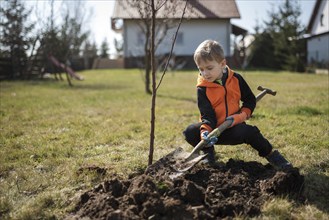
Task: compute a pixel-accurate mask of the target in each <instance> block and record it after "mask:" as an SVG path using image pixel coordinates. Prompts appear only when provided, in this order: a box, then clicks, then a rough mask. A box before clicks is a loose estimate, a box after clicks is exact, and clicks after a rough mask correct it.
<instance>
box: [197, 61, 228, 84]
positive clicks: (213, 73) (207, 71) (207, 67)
mask: <svg viewBox="0 0 329 220" xmlns="http://www.w3.org/2000/svg"><path fill="white" fill-rule="evenodd" d="M197 66H198V69H199V71H200V73H201V75H202V77H203V78H204V79H205V80H207V81H208V82H214V81H215V80H218V79H221V78H222V77H223V68H225V66H226V60H225V59H223V60H222V61H221V62H220V63H218V62H217V61H216V60H212V61H210V60H203V59H200V60H199V62H198V63H197Z"/></svg>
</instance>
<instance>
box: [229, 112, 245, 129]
mask: <svg viewBox="0 0 329 220" xmlns="http://www.w3.org/2000/svg"><path fill="white" fill-rule="evenodd" d="M246 119H247V113H245V112H244V111H243V112H241V113H238V114H234V115H231V116H229V117H227V118H226V121H228V120H230V121H232V123H231V125H230V128H231V127H233V126H234V125H237V124H240V123H242V122H244V121H245V120H246Z"/></svg>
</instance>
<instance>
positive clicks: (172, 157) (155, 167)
mask: <svg viewBox="0 0 329 220" xmlns="http://www.w3.org/2000/svg"><path fill="white" fill-rule="evenodd" d="M257 89H258V90H260V91H262V92H260V93H259V94H258V95H257V96H256V102H258V101H259V100H260V99H262V98H263V97H264V96H265V95H266V94H270V95H273V96H275V95H276V91H273V90H271V89H268V88H264V87H262V86H258V88H257ZM231 123H232V122H231V121H225V122H223V123H222V124H221V125H220V126H219V127H217V128H215V129H214V130H213V131H212V132H210V134H209V135H208V137H209V139H210V138H211V137H218V136H220V135H221V133H223V131H225V130H226V129H227V128H228V127H229V126H230V125H231ZM208 143H209V142H208V141H205V140H201V141H200V142H199V143H198V145H197V146H195V147H194V148H193V150H192V152H191V153H188V152H185V151H184V150H183V149H182V148H181V147H179V148H178V149H176V150H174V151H173V152H171V153H169V154H168V155H166V156H164V157H162V158H161V159H159V160H158V161H156V162H155V163H153V164H152V165H150V166H149V167H148V168H147V169H146V171H145V173H148V174H151V175H152V174H159V172H160V173H161V174H163V175H166V174H168V175H169V177H170V178H172V179H174V178H177V177H178V176H180V175H182V174H183V173H184V172H186V171H188V170H190V169H191V168H193V167H194V166H195V165H196V164H197V163H199V162H200V161H201V160H203V159H204V158H205V157H206V156H207V154H201V155H199V152H200V150H202V149H203V148H204V147H205V146H206V145H207V144H208Z"/></svg>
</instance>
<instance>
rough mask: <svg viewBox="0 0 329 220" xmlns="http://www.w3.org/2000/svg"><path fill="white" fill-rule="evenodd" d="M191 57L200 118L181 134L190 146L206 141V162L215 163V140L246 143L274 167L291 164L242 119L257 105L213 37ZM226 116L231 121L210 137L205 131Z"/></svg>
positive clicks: (227, 142)
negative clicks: (202, 140) (195, 66)
mask: <svg viewBox="0 0 329 220" xmlns="http://www.w3.org/2000/svg"><path fill="white" fill-rule="evenodd" d="M194 61H195V64H196V65H197V67H198V69H199V71H200V74H199V77H198V81H197V97H198V100H197V101H198V108H199V111H200V115H201V122H199V123H196V124H192V125H189V126H188V127H187V128H186V130H185V131H184V135H185V139H186V141H187V142H188V143H189V144H191V145H192V146H193V147H195V146H196V145H197V144H198V143H199V142H200V140H201V139H204V140H207V141H209V144H208V145H207V146H206V147H205V148H204V149H203V152H204V153H207V154H208V155H207V158H206V159H205V162H208V163H209V164H210V165H215V162H216V160H215V150H214V144H221V145H237V144H242V143H246V144H249V145H251V147H252V148H254V149H255V150H257V151H258V154H259V156H261V157H265V158H266V159H267V160H268V161H269V162H270V164H271V165H272V166H274V167H275V168H276V169H286V168H291V167H292V166H291V164H290V163H289V162H288V161H287V160H286V159H285V158H284V157H283V156H282V155H281V154H280V153H279V152H278V151H277V150H275V151H272V145H271V144H270V143H269V142H268V140H266V139H265V138H264V137H263V135H262V134H261V133H260V131H259V129H258V128H257V127H256V126H251V125H248V124H246V123H245V120H246V119H248V118H250V116H251V115H252V113H253V111H254V108H255V107H256V98H255V96H254V94H253V93H252V91H251V89H250V88H249V86H248V84H247V83H246V81H245V80H244V79H243V78H242V76H241V75H239V74H238V73H235V72H233V71H232V70H231V69H230V68H229V67H228V66H227V65H226V60H225V56H224V51H223V48H222V46H221V45H220V44H219V43H218V42H216V41H213V40H206V41H204V42H202V43H201V44H200V45H199V46H198V48H197V49H196V50H195V53H194ZM240 101H241V102H242V106H241V107H240ZM226 120H230V121H231V123H232V124H231V126H230V127H229V128H228V129H226V130H225V131H224V132H223V133H222V134H221V135H220V136H219V137H218V138H215V137H213V138H210V140H209V139H208V137H207V135H208V134H209V133H210V132H211V131H212V130H213V129H215V128H216V127H218V126H219V125H220V124H222V123H223V122H224V121H226Z"/></svg>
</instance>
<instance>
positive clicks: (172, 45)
mask: <svg viewBox="0 0 329 220" xmlns="http://www.w3.org/2000/svg"><path fill="white" fill-rule="evenodd" d="M187 2H188V0H186V2H185V6H184V10H183V14H182V16H181V18H180V20H179V24H178V27H177V29H176V32H175V35H174V39H173V42H172V44H171V49H170V54H169V57H168V59H167V62H166V66H165V68H164V70H163V73H162V75H161V78H160V81H159V84H158V86H157V87H156V90H158V88H159V87H160V85H161V83H162V80H163V78H164V76H165V74H166V71H167V68H168V65H169V62H170V59H171V56H172V53H173V50H174V46H175V42H176V38H177V35H178V31H179V28H180V26H181V24H182V22H183V18H184V15H185V11H186V7H187Z"/></svg>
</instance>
